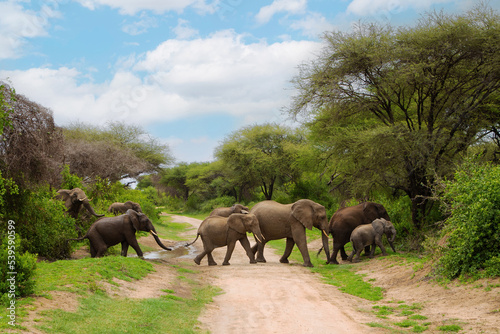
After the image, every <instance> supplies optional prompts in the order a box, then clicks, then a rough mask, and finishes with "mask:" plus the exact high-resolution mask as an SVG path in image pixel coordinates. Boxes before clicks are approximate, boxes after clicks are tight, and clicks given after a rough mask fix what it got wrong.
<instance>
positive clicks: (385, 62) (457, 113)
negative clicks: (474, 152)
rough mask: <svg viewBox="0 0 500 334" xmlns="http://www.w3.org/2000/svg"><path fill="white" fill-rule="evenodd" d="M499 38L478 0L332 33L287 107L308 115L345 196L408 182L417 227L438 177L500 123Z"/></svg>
mask: <svg viewBox="0 0 500 334" xmlns="http://www.w3.org/2000/svg"><path fill="white" fill-rule="evenodd" d="M499 39H500V19H499V16H498V14H497V13H495V12H493V11H491V10H488V9H487V8H481V7H479V8H476V9H474V10H472V11H470V12H468V13H466V14H464V15H462V16H451V15H450V16H447V15H444V14H442V13H430V14H427V15H426V16H424V17H423V18H422V19H421V21H420V22H419V24H418V25H417V26H416V27H412V28H399V29H395V28H392V27H390V26H379V25H376V24H360V25H359V26H358V27H357V28H356V29H354V31H353V32H350V33H345V32H331V33H327V34H325V36H324V40H325V43H326V47H325V49H324V52H323V54H322V55H321V56H320V57H319V59H317V60H316V61H315V62H313V63H312V64H310V65H306V66H303V67H302V71H301V73H300V75H299V76H298V77H297V78H296V79H295V83H296V86H297V88H298V89H299V94H298V95H297V96H296V97H295V98H294V100H293V104H292V106H291V108H290V110H289V113H290V114H291V115H293V116H300V115H304V116H306V119H305V121H304V122H305V123H306V124H308V125H309V128H310V129H311V131H312V140H313V141H314V142H315V143H317V144H318V146H317V148H318V151H319V152H320V154H319V157H320V158H321V159H322V160H323V161H325V163H326V164H327V165H328V167H329V172H330V174H331V175H332V186H334V187H336V188H337V189H339V190H341V191H344V194H343V195H344V197H345V198H349V197H352V196H355V197H362V196H365V195H368V194H369V193H370V191H372V190H373V188H374V187H377V186H383V187H391V188H393V189H395V190H400V191H403V192H405V193H406V195H407V196H408V197H409V198H410V200H411V204H412V221H413V223H414V224H415V226H416V227H417V228H418V229H420V228H421V227H423V226H424V225H425V224H426V223H427V222H426V219H425V218H426V216H427V214H428V213H429V206H432V201H431V200H430V198H431V196H432V192H431V189H432V185H433V183H434V181H435V176H436V175H437V176H440V177H443V176H450V175H451V174H452V172H453V170H452V169H451V167H452V166H453V162H455V161H457V160H460V159H462V156H463V154H464V153H465V152H466V150H467V148H468V147H470V146H471V145H472V144H474V143H476V142H477V141H478V140H479V139H481V138H485V136H487V135H489V134H491V133H492V131H493V128H494V127H495V126H496V125H497V124H498V123H499V122H500V114H499V113H498V111H497V110H498V98H497V97H496V96H497V92H498V90H499V89H500V75H499V70H498V63H499V54H500V52H499V51H500V49H499V48H500V46H499V45H500V44H499V43H498V40H499ZM360 195H361V196H360Z"/></svg>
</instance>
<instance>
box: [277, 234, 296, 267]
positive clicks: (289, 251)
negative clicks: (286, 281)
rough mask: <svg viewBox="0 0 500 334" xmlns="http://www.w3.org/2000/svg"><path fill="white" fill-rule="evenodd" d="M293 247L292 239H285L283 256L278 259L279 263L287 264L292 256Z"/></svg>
mask: <svg viewBox="0 0 500 334" xmlns="http://www.w3.org/2000/svg"><path fill="white" fill-rule="evenodd" d="M293 246H295V241H293V238H286V247H285V252H284V253H283V256H282V257H281V259H280V262H281V263H289V261H288V257H289V256H290V254H292V250H293Z"/></svg>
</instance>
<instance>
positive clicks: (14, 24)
mask: <svg viewBox="0 0 500 334" xmlns="http://www.w3.org/2000/svg"><path fill="white" fill-rule="evenodd" d="M0 13H2V14H1V15H2V18H1V20H0V59H8V58H18V57H20V56H21V55H22V47H23V46H24V45H25V44H26V39H27V38H34V37H40V36H47V35H48V33H47V28H48V27H49V25H50V24H49V20H50V19H53V18H57V17H60V13H59V12H58V11H56V10H54V9H53V8H51V7H49V6H47V5H44V6H42V7H41V9H40V11H39V12H34V11H30V10H25V9H24V8H23V6H21V5H20V4H18V3H15V2H11V1H8V2H0Z"/></svg>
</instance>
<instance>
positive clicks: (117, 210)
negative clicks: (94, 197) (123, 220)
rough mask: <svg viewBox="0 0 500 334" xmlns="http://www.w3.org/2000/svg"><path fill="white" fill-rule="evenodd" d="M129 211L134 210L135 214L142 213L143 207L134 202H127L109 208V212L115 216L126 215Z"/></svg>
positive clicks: (116, 203)
mask: <svg viewBox="0 0 500 334" xmlns="http://www.w3.org/2000/svg"><path fill="white" fill-rule="evenodd" d="M128 209H132V210H134V211H135V212H138V213H142V209H141V205H140V204H139V203H136V202H132V201H126V202H125V203H120V202H115V203H113V204H111V205H110V206H109V208H108V212H111V213H113V214H114V215H119V214H124V213H125V212H127V210H128Z"/></svg>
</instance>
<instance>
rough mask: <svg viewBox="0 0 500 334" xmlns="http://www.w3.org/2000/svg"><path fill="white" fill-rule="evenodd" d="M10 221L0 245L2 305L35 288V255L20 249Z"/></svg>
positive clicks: (29, 292)
mask: <svg viewBox="0 0 500 334" xmlns="http://www.w3.org/2000/svg"><path fill="white" fill-rule="evenodd" d="M10 222H11V223H10V224H9V227H10V228H9V227H8V228H7V230H6V233H5V236H4V237H3V238H2V240H1V245H0V294H1V297H0V299H1V302H2V304H4V305H8V303H9V302H10V301H11V300H13V299H14V298H19V297H24V296H27V295H30V294H32V293H33V292H34V290H35V279H34V274H35V269H36V256H35V255H33V254H30V253H29V252H23V251H22V247H21V240H20V238H19V236H18V235H17V233H16V232H17V231H16V227H15V225H14V222H13V221H10ZM13 273H15V274H13Z"/></svg>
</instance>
